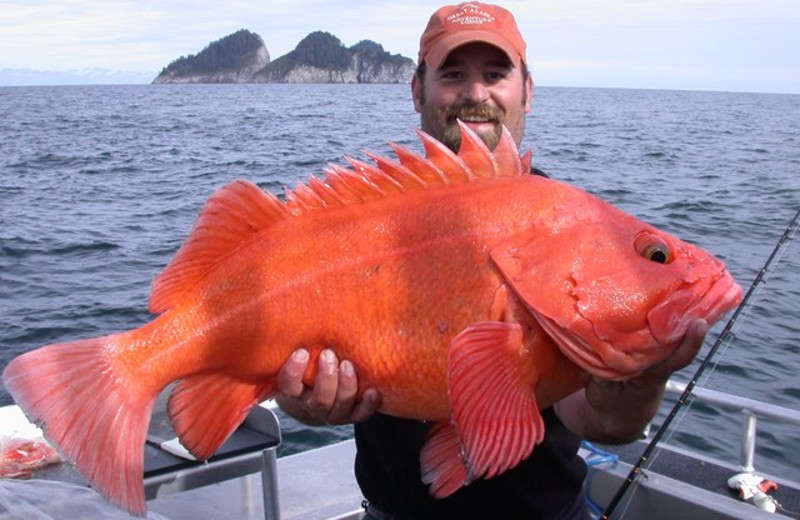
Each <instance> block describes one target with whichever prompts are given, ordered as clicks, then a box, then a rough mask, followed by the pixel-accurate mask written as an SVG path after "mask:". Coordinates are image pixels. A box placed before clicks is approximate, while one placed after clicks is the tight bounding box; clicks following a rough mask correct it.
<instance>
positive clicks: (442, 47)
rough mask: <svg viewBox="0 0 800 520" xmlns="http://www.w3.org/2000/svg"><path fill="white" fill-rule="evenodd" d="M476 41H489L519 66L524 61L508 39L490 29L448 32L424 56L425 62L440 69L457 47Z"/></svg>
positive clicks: (515, 65)
mask: <svg viewBox="0 0 800 520" xmlns="http://www.w3.org/2000/svg"><path fill="white" fill-rule="evenodd" d="M475 42H482V43H488V44H489V45H493V46H495V47H497V48H499V49H500V50H501V51H503V52H504V53H506V55H507V56H508V59H509V60H511V63H512V65H514V67H516V68H519V64H520V62H521V61H522V57H521V56H520V55H519V53H518V52H517V51H516V50H514V48H513V47H512V46H511V45H510V44H509V43H508V40H506V39H505V38H503V37H502V36H499V35H498V34H496V33H493V32H489V31H459V32H456V33H453V34H448V35H447V36H444V37H442V38H441V39H440V40H439V41H438V42H436V44H435V45H433V46H432V47H431V49H430V50H429V51H428V54H426V55H425V57H424V60H425V63H426V64H427V66H428V67H430V68H432V69H434V70H435V69H438V68H439V67H441V66H442V63H444V61H445V60H446V59H447V56H448V55H449V54H450V53H451V52H453V51H454V50H455V49H456V48H458V47H461V46H462V45H466V44H467V43H475Z"/></svg>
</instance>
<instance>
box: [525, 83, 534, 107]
mask: <svg viewBox="0 0 800 520" xmlns="http://www.w3.org/2000/svg"><path fill="white" fill-rule="evenodd" d="M525 91H526V96H525V113H526V114H527V113H529V112H530V111H531V108H532V107H533V75H532V74H528V79H527V81H525Z"/></svg>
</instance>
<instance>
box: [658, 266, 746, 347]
mask: <svg viewBox="0 0 800 520" xmlns="http://www.w3.org/2000/svg"><path fill="white" fill-rule="evenodd" d="M741 301H742V288H741V287H740V286H739V284H737V283H736V282H735V281H734V279H733V277H732V276H731V275H730V273H728V271H722V273H721V274H720V275H719V276H717V277H716V278H713V279H710V280H709V281H708V282H707V284H706V287H705V291H702V295H701V296H700V298H698V290H697V287H696V286H695V285H692V286H687V287H685V288H682V289H679V290H677V291H675V292H674V293H672V294H671V295H670V296H669V297H668V298H667V299H666V300H664V301H663V302H662V303H660V304H659V305H657V306H656V307H654V308H653V309H651V310H650V312H648V313H647V323H648V326H649V328H650V333H651V334H652V335H653V338H654V339H655V340H656V341H657V342H658V343H660V344H661V345H674V344H675V343H677V342H678V341H680V340H681V339H682V338H683V336H684V335H686V331H687V330H688V329H689V326H690V325H691V324H692V323H693V322H694V321H696V320H698V319H701V318H702V319H704V320H705V321H706V322H708V323H709V324H713V323H714V322H715V321H717V320H718V319H719V318H720V316H722V315H723V314H725V313H726V312H728V311H729V310H731V309H733V308H734V307H736V306H737V305H738V304H739V302H741Z"/></svg>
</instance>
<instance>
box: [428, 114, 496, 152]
mask: <svg viewBox="0 0 800 520" xmlns="http://www.w3.org/2000/svg"><path fill="white" fill-rule="evenodd" d="M428 115H429V116H431V115H432V116H434V117H435V118H436V120H435V121H432V120H430V119H429V121H428V122H429V124H432V125H433V126H435V127H439V128H437V130H438V132H436V133H438V134H439V135H438V136H437V137H438V138H439V140H440V141H441V142H442V144H444V145H445V146H447V147H448V148H450V149H451V150H453V151H455V152H457V151H458V149H459V148H460V147H461V129H460V128H459V127H458V125H457V124H456V119H460V120H462V121H473V120H474V121H486V122H490V123H493V125H494V129H493V130H492V131H491V132H488V133H483V132H482V133H479V134H478V136H479V137H480V138H481V140H483V142H484V143H485V144H486V146H487V147H488V148H489V149H490V150H494V148H495V147H496V146H497V143H498V142H499V141H500V135H501V132H502V125H503V118H504V113H503V111H502V110H501V109H499V108H497V107H493V106H489V105H448V106H447V107H445V108H444V109H442V110H440V111H436V112H435V113H434V114H428Z"/></svg>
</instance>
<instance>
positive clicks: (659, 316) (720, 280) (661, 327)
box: [528, 271, 742, 381]
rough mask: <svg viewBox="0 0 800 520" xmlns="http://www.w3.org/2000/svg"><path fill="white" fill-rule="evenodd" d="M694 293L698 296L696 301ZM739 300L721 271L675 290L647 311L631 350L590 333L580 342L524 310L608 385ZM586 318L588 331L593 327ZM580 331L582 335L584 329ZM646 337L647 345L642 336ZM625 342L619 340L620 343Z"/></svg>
mask: <svg viewBox="0 0 800 520" xmlns="http://www.w3.org/2000/svg"><path fill="white" fill-rule="evenodd" d="M698 292H700V293H701V296H700V297H699V298H698ZM741 300H742V288H741V287H740V286H739V285H738V284H737V283H736V282H735V281H734V280H733V277H732V276H731V275H730V274H729V273H728V272H727V271H722V272H721V273H720V274H719V275H718V276H717V277H714V278H711V279H709V280H708V281H707V282H706V284H705V288H702V287H701V288H700V290H699V291H698V288H697V286H696V284H693V285H691V286H687V287H685V288H682V289H679V290H677V291H675V292H674V293H672V294H671V295H670V296H669V297H668V298H667V299H666V300H665V301H664V302H662V303H660V304H659V305H657V306H656V307H654V308H652V309H651V310H650V311H649V312H648V313H647V324H646V325H645V327H644V328H643V329H641V330H639V331H633V332H632V333H631V334H632V337H630V338H628V339H629V340H631V341H632V344H630V345H631V346H633V344H638V345H637V347H636V348H624V347H622V348H620V346H619V345H614V344H613V343H612V342H610V341H606V340H603V339H601V338H600V337H599V336H597V335H596V333H594V332H592V333H590V334H591V336H593V338H591V339H586V338H584V337H582V336H581V334H579V333H577V332H575V331H572V330H570V329H569V328H568V327H565V326H562V325H560V324H559V323H558V322H557V321H555V320H553V319H551V318H549V317H547V316H544V315H542V314H540V313H538V312H536V310H535V309H532V308H531V307H530V306H528V309H529V310H530V312H531V313H532V314H533V316H534V317H535V319H536V321H537V322H538V323H539V324H540V325H541V326H542V328H543V329H544V330H545V332H546V333H547V334H548V335H549V336H550V337H551V338H552V339H553V340H554V341H555V343H556V344H557V345H558V347H559V349H560V350H561V352H562V353H563V354H564V355H565V356H567V357H568V358H569V359H570V360H571V361H572V362H573V363H575V364H577V365H578V366H580V367H581V368H583V369H584V370H586V371H587V372H589V373H590V374H592V375H594V376H596V377H600V378H603V379H608V380H612V381H624V380H627V379H630V378H632V377H635V376H637V375H639V374H641V373H642V372H643V371H644V370H646V369H647V368H649V367H650V366H652V365H654V364H655V363H658V362H659V361H661V360H663V359H664V358H665V357H666V356H668V355H669V354H670V353H671V352H673V351H674V347H675V346H676V345H677V344H678V342H679V341H681V340H682V339H683V337H684V336H685V335H686V332H687V330H688V329H689V326H690V325H691V324H692V323H693V322H694V321H696V320H697V319H699V318H702V319H704V320H706V321H707V322H708V323H709V324H712V323H714V322H715V321H717V320H718V319H719V318H720V316H722V315H723V314H724V313H726V312H727V311H729V310H731V309H732V308H734V307H736V305H738V304H739V302H740V301H741ZM583 319H584V320H586V323H587V324H588V328H589V329H594V327H593V325H591V321H589V320H587V319H586V318H583ZM584 332H587V331H586V330H584ZM648 337H649V338H650V340H649V341H648V340H647V339H646V338H648ZM624 342H625V341H623V343H624Z"/></svg>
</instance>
